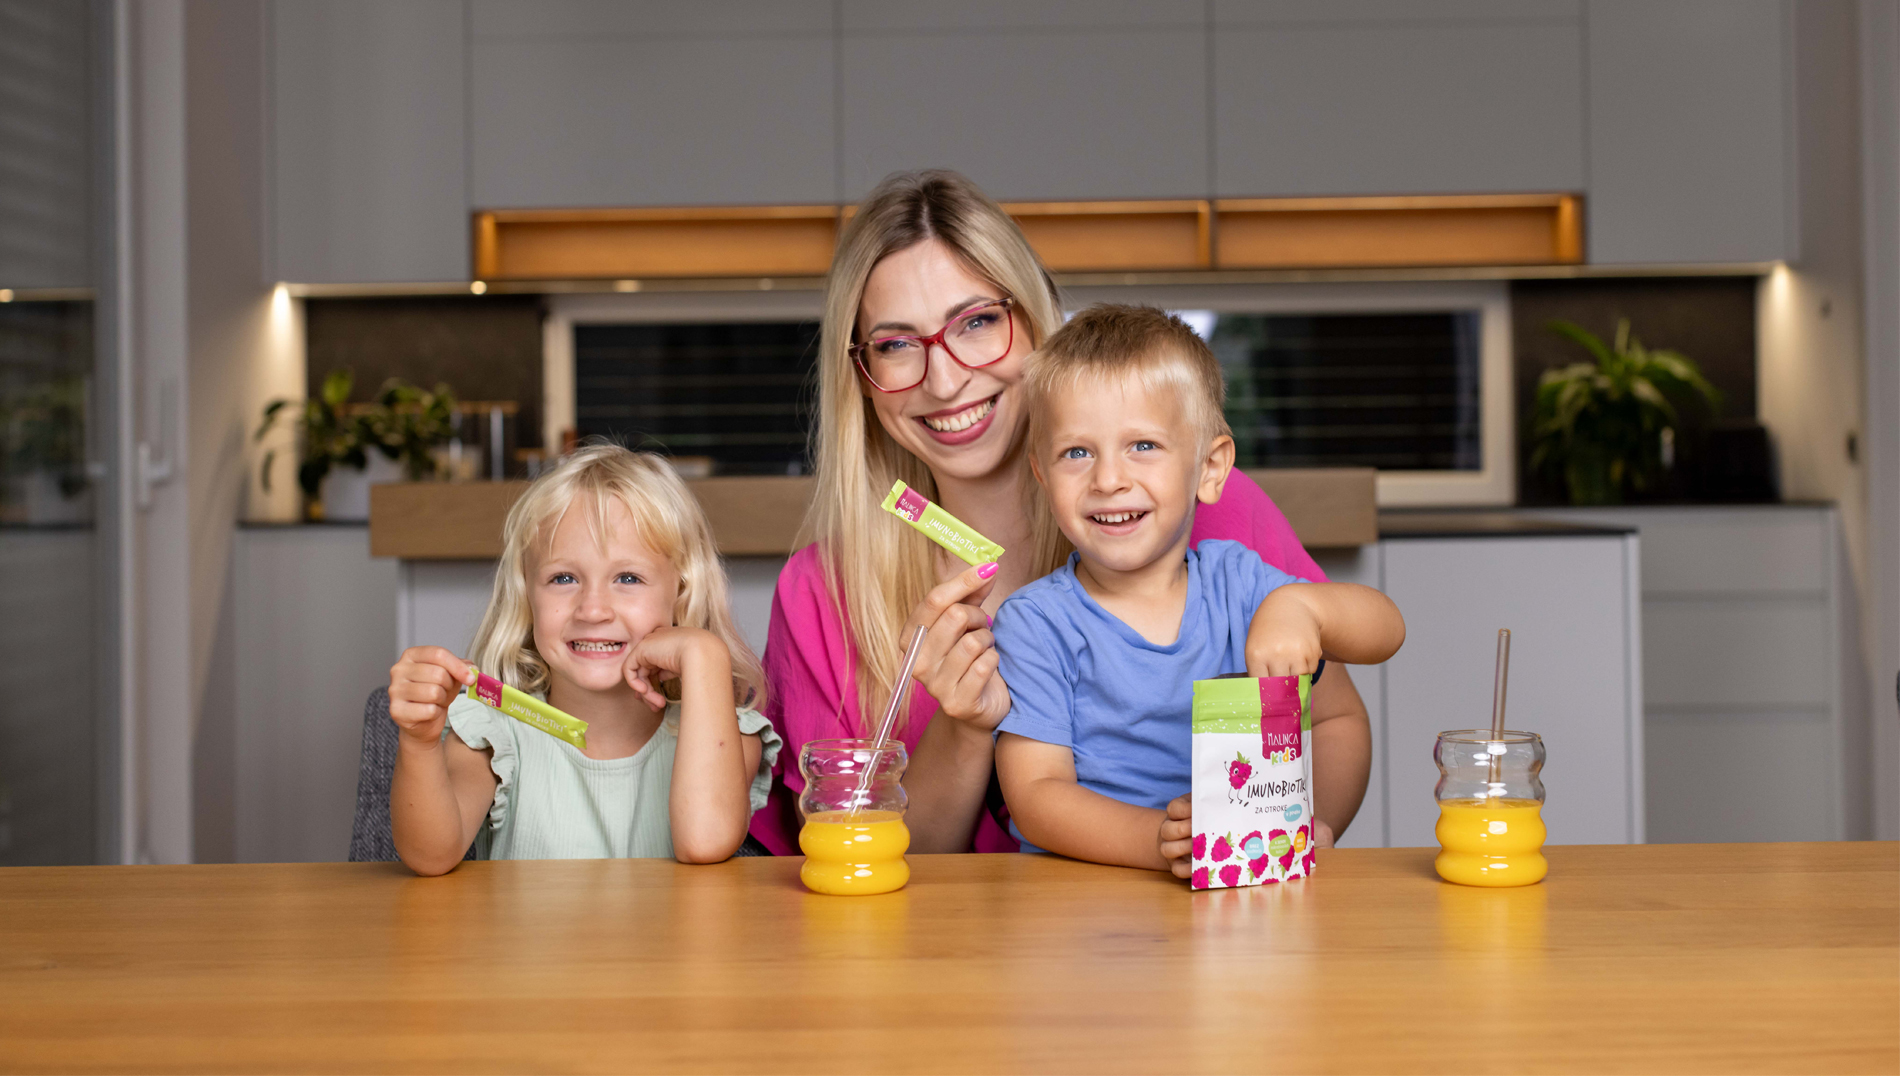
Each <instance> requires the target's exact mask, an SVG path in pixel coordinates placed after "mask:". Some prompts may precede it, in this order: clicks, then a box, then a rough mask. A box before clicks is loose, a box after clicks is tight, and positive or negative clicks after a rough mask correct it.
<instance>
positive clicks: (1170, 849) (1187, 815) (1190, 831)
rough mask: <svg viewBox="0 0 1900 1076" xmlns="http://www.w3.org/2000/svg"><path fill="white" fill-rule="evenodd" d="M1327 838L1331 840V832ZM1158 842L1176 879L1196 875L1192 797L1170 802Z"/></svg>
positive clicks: (1162, 822)
mask: <svg viewBox="0 0 1900 1076" xmlns="http://www.w3.org/2000/svg"><path fill="white" fill-rule="evenodd" d="M1327 837H1328V840H1330V839H1331V831H1328V834H1327ZM1158 840H1159V842H1160V843H1159V847H1160V849H1161V858H1162V859H1165V860H1167V861H1168V869H1169V870H1171V871H1173V872H1174V876H1175V877H1176V878H1186V877H1187V876H1188V875H1190V874H1192V873H1194V801H1193V799H1192V798H1191V797H1188V796H1176V797H1174V798H1173V799H1171V800H1169V801H1168V813H1167V815H1166V816H1165V817H1163V818H1162V819H1161V832H1160V834H1159V835H1158Z"/></svg>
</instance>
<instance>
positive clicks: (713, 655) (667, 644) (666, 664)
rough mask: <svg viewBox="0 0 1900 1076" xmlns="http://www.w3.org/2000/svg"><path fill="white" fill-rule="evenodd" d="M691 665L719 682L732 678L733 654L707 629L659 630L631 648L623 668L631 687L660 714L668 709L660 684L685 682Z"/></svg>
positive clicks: (628, 684) (698, 671) (649, 633)
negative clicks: (668, 681)
mask: <svg viewBox="0 0 1900 1076" xmlns="http://www.w3.org/2000/svg"><path fill="white" fill-rule="evenodd" d="M689 666H691V667H693V670H694V672H695V673H703V674H706V675H707V676H708V678H709V679H711V680H713V681H715V682H720V683H725V682H729V681H730V680H731V679H732V655H731V654H729V653H727V652H726V645H725V644H724V643H722V642H720V641H719V636H717V635H714V634H713V633H712V632H710V631H707V630H705V629H704V628H671V627H668V628H655V629H654V630H652V631H650V632H648V633H647V635H646V638H644V639H641V640H640V641H639V642H638V643H635V644H634V645H633V646H632V647H631V648H630V649H628V651H627V660H626V663H625V665H624V666H623V667H622V668H623V671H624V673H625V675H626V678H627V686H629V687H631V688H633V690H634V691H636V692H638V693H639V695H640V697H641V698H642V699H644V700H646V704H647V705H648V706H651V707H653V709H654V710H656V711H657V710H665V709H666V706H667V698H666V695H665V693H664V692H662V691H661V690H660V684H661V683H663V682H664V681H667V680H683V679H684V678H685V677H686V675H687V669H688V667H689ZM662 674H664V675H662Z"/></svg>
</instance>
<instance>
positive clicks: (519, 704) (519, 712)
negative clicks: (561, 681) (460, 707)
mask: <svg viewBox="0 0 1900 1076" xmlns="http://www.w3.org/2000/svg"><path fill="white" fill-rule="evenodd" d="M468 697H469V698H471V699H476V700H478V701H481V702H485V703H487V704H488V705H490V706H493V707H494V708H495V709H497V710H500V711H501V712H502V713H504V714H507V715H508V716H509V717H512V718H514V719H515V720H516V721H519V722H521V723H522V724H524V725H532V726H533V727H535V728H537V729H540V730H541V731H542V732H545V733H547V734H548V735H549V736H553V737H555V738H557V739H561V740H566V741H567V742H568V743H571V744H573V745H574V746H575V747H578V748H580V749H581V750H583V751H585V750H587V722H585V721H582V720H581V719H580V718H578V717H573V716H570V715H568V714H565V713H562V712H561V711H559V710H556V709H555V708H554V707H552V706H549V705H548V704H547V703H545V702H542V701H541V700H540V699H537V698H535V697H534V696H533V695H530V694H528V693H527V692H525V691H521V690H518V689H516V688H512V687H509V686H508V685H507V684H504V683H502V682H501V681H500V680H497V679H495V678H494V677H492V676H489V675H486V674H485V673H483V672H482V671H481V670H480V669H476V670H475V682H474V683H472V684H470V685H468Z"/></svg>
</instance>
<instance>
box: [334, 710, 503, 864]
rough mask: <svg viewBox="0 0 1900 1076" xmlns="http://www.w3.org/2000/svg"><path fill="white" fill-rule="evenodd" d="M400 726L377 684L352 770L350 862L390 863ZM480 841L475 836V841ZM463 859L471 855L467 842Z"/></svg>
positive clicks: (393, 848)
mask: <svg viewBox="0 0 1900 1076" xmlns="http://www.w3.org/2000/svg"><path fill="white" fill-rule="evenodd" d="M401 736H402V730H400V729H398V728H397V727H396V722H395V721H394V720H392V719H391V718H390V716H389V689H388V688H386V687H379V688H377V689H376V690H375V691H372V692H370V693H369V701H368V702H366V703H364V704H363V752H362V757H361V759H360V760H359V761H358V763H357V770H356V817H355V818H354V819H353V820H352V821H351V823H350V862H351V863H393V862H395V861H396V860H397V859H399V858H401V857H399V856H397V855H396V838H395V837H394V836H393V835H392V834H391V832H390V821H389V783H390V781H391V780H393V779H394V778H395V776H396V747H397V744H398V743H399V740H400V737H401ZM476 843H477V844H479V843H480V841H479V839H478V840H477V842H476ZM462 858H463V859H474V858H475V845H473V844H471V845H469V848H468V853H467V854H466V855H464V856H463V857H462Z"/></svg>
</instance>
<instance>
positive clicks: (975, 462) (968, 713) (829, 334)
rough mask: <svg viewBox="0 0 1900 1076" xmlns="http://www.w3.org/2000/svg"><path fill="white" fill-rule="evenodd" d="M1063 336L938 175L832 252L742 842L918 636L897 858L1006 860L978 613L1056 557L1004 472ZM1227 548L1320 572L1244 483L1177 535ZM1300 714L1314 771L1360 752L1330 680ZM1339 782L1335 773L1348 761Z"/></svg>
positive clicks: (1028, 277) (987, 214)
mask: <svg viewBox="0 0 1900 1076" xmlns="http://www.w3.org/2000/svg"><path fill="white" fill-rule="evenodd" d="M1061 324H1062V310H1061V306H1060V304H1059V302H1058V298H1057V293H1056V287H1055V282H1054V281H1053V280H1052V279H1051V278H1050V276H1049V274H1048V272H1047V271H1046V270H1044V269H1043V267H1042V264H1041V263H1040V262H1039V261H1038V260H1037V258H1036V255H1035V252H1034V251H1032V250H1031V249H1030V247H1029V244H1028V242H1027V241H1025V240H1024V239H1023V236H1022V232H1021V231H1020V230H1018V229H1017V227H1016V225H1015V222H1013V221H1012V220H1010V218H1009V217H1008V215H1007V214H1005V213H1004V212H1003V211H1002V210H1001V209H999V208H998V207H997V206H996V204H995V203H994V202H991V201H990V200H989V199H988V198H986V197H985V196H984V195H983V193H982V192H981V191H979V190H977V189H976V187H975V186H974V185H972V184H971V183H970V182H969V181H968V180H966V179H964V178H963V177H962V176H959V175H957V174H955V173H953V172H919V173H914V174H906V175H896V176H892V177H890V178H889V179H886V180H885V181H884V182H883V183H882V184H880V185H879V186H878V187H877V189H876V190H874V191H872V192H871V194H870V196H869V197H868V198H866V199H865V202H864V204H863V205H862V206H860V207H859V209H858V212H857V213H856V215H855V216H853V217H852V219H851V222H850V223H849V224H848V225H847V226H846V228H845V230H844V234H843V235H842V236H841V237H840V238H839V241H838V251H837V254H836V256H835V257H834V258H833V260H832V265H831V277H830V282H829V291H828V293H827V296H826V301H825V313H824V323H823V326H822V328H821V331H820V338H819V356H818V425H817V429H816V432H815V435H814V441H813V445H814V453H813V454H814V456H815V457H816V461H817V470H818V482H817V489H816V491H815V494H814V498H813V503H812V508H811V512H810V515H809V516H808V517H807V519H806V521H805V536H806V537H807V538H809V539H810V540H811V544H810V545H807V546H805V547H804V548H803V549H800V550H799V551H798V552H797V553H796V554H794V555H793V556H792V558H791V560H790V561H789V562H788V563H787V564H786V566H785V570H784V571H783V572H782V573H781V574H780V575H779V580H778V589H777V593H776V594H775V595H774V597H773V602H772V622H771V627H770V630H769V632H768V635H767V640H766V648H765V671H766V678H767V680H768V682H769V684H770V686H771V691H770V698H771V703H770V706H769V708H768V711H767V716H768V717H770V718H771V719H772V723H773V725H774V726H776V727H777V729H778V731H779V733H780V735H782V736H783V737H784V738H785V740H786V747H785V750H784V752H783V753H782V754H781V755H780V756H779V779H778V780H777V782H775V784H774V788H773V793H772V800H771V802H770V803H769V804H768V805H767V806H766V808H765V809H764V810H762V811H760V812H758V813H757V814H755V815H754V816H753V819H752V834H753V836H755V837H757V838H758V839H759V840H760V841H762V842H764V844H765V845H766V846H767V847H768V848H770V849H771V850H772V851H773V852H774V853H777V854H781V855H784V854H792V853H796V852H797V850H798V827H799V820H798V814H797V806H796V799H797V795H798V792H799V790H800V789H802V788H803V787H804V784H803V780H802V778H801V777H800V775H799V773H798V763H797V758H798V752H799V750H800V748H802V747H803V746H804V745H805V743H807V742H808V741H810V740H814V739H822V738H827V737H841V736H863V735H869V734H870V733H871V731H872V729H871V726H873V725H874V724H875V723H876V721H877V719H878V718H879V717H880V716H881V715H882V713H883V711H884V709H885V707H886V706H887V704H888V700H889V699H890V696H891V691H892V688H893V681H894V680H895V679H896V677H897V673H898V671H899V665H900V664H901V663H902V658H903V649H904V646H905V644H906V642H907V641H908V640H909V639H910V637H911V633H912V632H913V631H914V630H915V628H916V627H917V626H919V625H922V626H925V627H926V628H927V629H928V635H927V637H926V640H925V644H924V649H923V650H922V652H921V653H920V655H919V658H918V662H917V669H916V673H915V676H916V680H917V681H918V684H919V685H920V687H921V690H915V691H913V692H912V694H911V701H910V706H909V708H908V712H907V713H905V714H901V715H899V720H898V724H899V728H898V735H899V736H900V737H901V738H902V739H903V741H904V743H905V745H906V747H907V748H908V749H909V751H910V769H909V771H908V773H907V774H906V776H905V779H904V788H905V791H906V793H907V794H908V795H909V798H910V808H909V812H908V814H907V816H906V821H907V822H908V824H909V827H910V832H911V850H912V851H915V852H960V851H967V850H975V851H979V852H1002V851H1012V850H1014V849H1015V847H1016V844H1015V841H1013V840H1012V839H1011V838H1010V837H1009V834H1008V832H1007V830H1006V828H1005V826H1004V824H1003V821H1002V819H1003V818H1004V817H1006V816H1005V813H1004V812H1005V809H1004V807H1003V805H1002V803H1001V802H1000V796H999V795H997V794H996V793H994V792H993V790H992V787H993V783H992V780H991V769H992V762H993V760H994V747H993V743H992V739H993V738H992V735H991V734H992V731H993V730H994V729H995V727H996V724H997V722H999V721H1001V720H1002V719H1003V716H1004V715H1005V714H1007V713H1008V712H1009V688H1008V686H1007V685H1005V684H1004V683H1003V681H1002V678H1001V677H999V676H998V675H997V672H996V667H997V654H996V650H995V648H994V645H993V637H992V636H991V635H990V632H989V619H990V618H989V614H991V613H993V612H995V610H996V608H997V606H999V605H1001V604H1002V602H1003V599H1004V598H1006V597H1008V596H1009V594H1010V593H1011V592H1012V591H1014V590H1015V589H1016V588H1017V587H1020V586H1022V585H1023V584H1024V583H1027V582H1029V581H1030V580H1032V579H1036V578H1039V577H1041V576H1043V575H1046V574H1047V573H1048V572H1050V571H1052V570H1054V569H1055V568H1056V567H1057V566H1058V565H1059V564H1060V563H1062V561H1063V560H1064V559H1065V558H1066V557H1067V552H1068V551H1067V549H1066V548H1064V547H1063V544H1062V542H1061V536H1060V534H1059V533H1058V532H1057V531H1056V530H1055V528H1054V525H1053V523H1052V522H1051V521H1050V520H1049V518H1048V515H1047V513H1046V512H1043V511H1042V510H1040V509H1039V508H1038V507H1036V505H1035V502H1034V497H1035V492H1036V491H1035V479H1034V478H1033V477H1032V476H1031V475H1030V474H1029V470H1028V468H1027V466H1025V464H1024V460H1023V432H1024V425H1025V423H1024V414H1023V411H1022V408H1021V402H1020V393H1019V392H1018V391H1017V388H1016V386H1017V382H1018V380H1019V379H1020V377H1021V376H1022V360H1023V357H1024V356H1025V355H1027V354H1029V352H1031V351H1033V350H1034V349H1035V347H1036V346H1037V345H1038V344H1039V343H1040V342H1041V341H1042V340H1043V339H1044V338H1045V337H1047V336H1048V334H1049V333H1051V332H1053V331H1054V330H1055V329H1056V327H1058V326H1060V325H1061ZM898 479H902V480H903V481H904V482H906V483H908V484H909V485H910V486H912V487H913V488H915V489H917V490H918V491H920V492H922V493H923V494H924V495H925V496H927V497H929V498H930V499H932V500H934V501H936V502H937V503H938V504H940V505H942V506H943V508H944V509H945V510H946V511H948V512H950V514H952V515H954V516H956V517H957V518H959V519H961V520H963V521H964V522H965V523H967V524H969V525H970V526H971V527H974V528H975V529H976V530H978V531H980V532H981V533H982V534H984V535H985V536H986V537H988V538H990V539H991V540H992V541H995V542H996V543H998V544H1000V545H1001V546H1003V547H1004V549H1005V550H1007V551H1008V552H1006V553H1005V554H1004V556H1003V557H1002V558H1001V559H1000V560H999V561H998V562H997V563H996V564H993V565H980V566H977V567H973V568H972V567H966V566H965V565H964V564H963V563H962V562H961V561H958V560H955V559H953V558H952V557H951V556H950V555H949V554H947V553H945V552H944V551H943V550H941V549H939V548H938V547H937V546H936V544H935V543H933V542H931V541H929V540H928V539H926V538H924V537H923V536H922V535H920V534H918V533H917V532H916V531H914V530H912V529H911V528H909V527H906V526H904V525H903V524H902V523H900V522H899V521H898V520H896V519H894V518H891V517H890V516H889V515H887V514H886V513H884V512H883V511H882V509H881V508H880V504H881V502H882V501H883V498H884V495H885V494H886V493H887V492H889V490H890V488H891V484H892V483H893V482H895V481H897V480H898ZM1205 538H1228V539H1234V540H1236V541H1241V542H1244V543H1246V544H1247V545H1249V546H1251V547H1252V548H1253V549H1254V550H1255V551H1256V552H1258V553H1259V554H1260V555H1261V557H1262V558H1263V559H1264V560H1266V561H1267V563H1269V564H1272V565H1273V566H1275V567H1277V568H1280V569H1282V570H1284V571H1286V572H1288V573H1290V574H1292V575H1296V576H1301V577H1304V578H1307V579H1313V580H1323V579H1325V575H1324V574H1323V573H1322V572H1321V571H1320V570H1319V567H1318V565H1316V564H1314V563H1313V560H1312V558H1311V557H1309V556H1308V555H1307V554H1306V551H1305V550H1304V549H1303V548H1301V546H1300V543H1299V540H1298V539H1297V538H1296V537H1294V535H1293V530H1292V528H1291V527H1289V526H1288V525H1287V522H1286V517H1285V516H1283V515H1281V513H1280V511H1279V509H1277V508H1275V507H1274V506H1273V502H1272V501H1270V500H1268V499H1267V496H1266V494H1264V493H1262V492H1261V490H1260V487H1259V486H1257V485H1256V484H1254V483H1253V482H1252V481H1251V480H1249V479H1248V478H1247V477H1246V476H1245V475H1242V474H1239V473H1236V474H1234V475H1233V476H1232V477H1231V478H1230V479H1229V480H1228V483H1227V487H1226V492H1225V493H1224V494H1223V496H1222V499H1221V502H1220V503H1219V504H1216V505H1207V506H1203V507H1202V508H1201V510H1200V511H1199V512H1198V513H1197V514H1196V519H1195V524H1194V534H1193V541H1195V542H1199V541H1201V540H1202V539H1205ZM1313 706H1314V708H1315V710H1321V709H1322V708H1324V709H1336V710H1340V711H1343V712H1347V713H1356V714H1357V717H1358V720H1357V721H1337V720H1335V721H1329V722H1327V725H1328V726H1337V727H1338V728H1339V730H1340V731H1339V735H1340V736H1343V737H1346V739H1344V740H1340V741H1338V742H1336V743H1334V744H1327V743H1320V744H1316V745H1315V749H1314V756H1315V758H1316V759H1318V758H1320V756H1321V755H1322V754H1323V753H1325V752H1326V751H1327V750H1328V749H1329V748H1332V749H1333V750H1334V751H1335V752H1336V753H1335V756H1334V757H1338V758H1346V757H1352V758H1356V759H1366V758H1369V757H1370V750H1371V735H1370V731H1369V728H1368V725H1367V723H1366V719H1365V704H1364V703H1363V702H1361V701H1360V699H1359V695H1358V692H1357V691H1355V690H1354V689H1353V686H1352V681H1351V679H1350V678H1349V677H1348V676H1346V675H1345V670H1344V669H1343V668H1340V669H1338V670H1337V673H1335V672H1333V671H1331V670H1329V671H1328V672H1327V674H1326V675H1323V676H1322V677H1321V678H1320V683H1319V684H1317V685H1315V688H1314V695H1313ZM1355 768H1356V772H1344V773H1330V772H1326V771H1322V773H1321V775H1320V777H1319V778H1317V779H1316V780H1315V785H1316V789H1315V791H1316V794H1318V795H1319V796H1320V797H1321V798H1323V799H1325V800H1326V801H1327V802H1328V805H1329V807H1330V808H1331V809H1330V810H1328V811H1327V812H1326V815H1327V817H1331V818H1345V819H1350V818H1351V817H1352V815H1353V813H1354V812H1356V811H1357V810H1358V805H1359V800H1360V799H1361V797H1363V796H1364V794H1365V786H1366V778H1367V776H1368V773H1367V767H1366V766H1364V765H1363V764H1355ZM1349 769H1353V768H1349Z"/></svg>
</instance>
